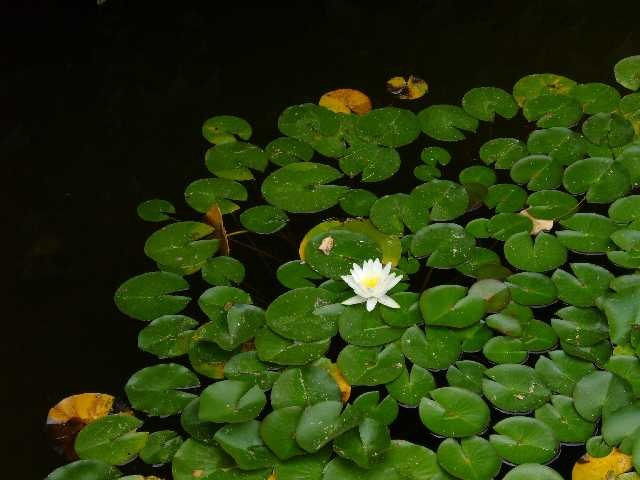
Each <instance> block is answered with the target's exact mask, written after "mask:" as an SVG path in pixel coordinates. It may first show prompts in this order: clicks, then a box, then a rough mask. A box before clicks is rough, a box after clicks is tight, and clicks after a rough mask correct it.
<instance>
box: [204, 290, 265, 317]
mask: <svg viewBox="0 0 640 480" xmlns="http://www.w3.org/2000/svg"><path fill="white" fill-rule="evenodd" d="M252 303H253V301H252V300H251V296H250V295H249V294H248V293H247V292H245V291H244V290H242V289H240V288H236V287H229V286H225V285H222V286H218V287H211V288H208V289H207V290H205V291H204V293H203V294H202V295H200V298H199V299H198V306H199V307H200V309H201V310H202V311H203V312H204V313H205V314H206V315H207V317H209V319H210V320H223V319H225V318H226V316H227V312H228V311H229V310H230V309H231V307H233V306H234V305H236V304H243V305H249V304H252Z"/></svg>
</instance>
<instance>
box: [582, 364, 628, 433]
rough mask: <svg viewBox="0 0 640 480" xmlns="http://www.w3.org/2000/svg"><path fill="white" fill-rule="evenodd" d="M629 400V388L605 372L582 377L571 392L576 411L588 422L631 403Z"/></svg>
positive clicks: (619, 379) (626, 384)
mask: <svg viewBox="0 0 640 480" xmlns="http://www.w3.org/2000/svg"><path fill="white" fill-rule="evenodd" d="M631 398H632V393H631V386H630V385H629V384H628V383H627V382H626V381H624V380H623V379H621V378H620V377H618V376H616V375H614V374H613V373H611V372H606V371H595V372H593V373H590V374H588V375H586V376H584V377H582V379H580V381H578V383H576V386H575V388H574V390H573V403H574V405H575V408H576V410H577V411H578V413H579V414H580V416H582V418H584V419H585V420H588V421H590V422H595V421H596V420H598V418H600V416H602V415H603V414H604V415H606V414H607V413H610V412H615V411H616V410H617V409H618V408H620V407H623V406H625V405H627V404H629V403H631Z"/></svg>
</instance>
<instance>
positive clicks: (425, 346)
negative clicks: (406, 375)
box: [401, 326, 462, 370]
mask: <svg viewBox="0 0 640 480" xmlns="http://www.w3.org/2000/svg"><path fill="white" fill-rule="evenodd" d="M401 346H402V353H403V354H404V356H405V357H407V358H408V359H409V360H410V361H411V362H412V363H414V364H415V365H419V366H421V367H423V368H427V369H429V370H444V369H446V368H449V366H450V365H452V364H453V363H454V362H455V361H456V360H458V358H459V357H460V354H461V353H462V341H461V338H460V336H459V334H457V333H456V332H454V331H453V330H452V329H450V328H446V327H430V328H427V329H426V330H422V329H421V328H419V327H417V326H414V327H410V328H408V329H407V330H406V331H405V332H404V334H403V335H402V338H401Z"/></svg>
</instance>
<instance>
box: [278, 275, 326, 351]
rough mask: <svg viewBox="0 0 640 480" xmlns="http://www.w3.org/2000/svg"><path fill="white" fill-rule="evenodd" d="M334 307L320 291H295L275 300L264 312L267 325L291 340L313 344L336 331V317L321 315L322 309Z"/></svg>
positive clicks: (306, 289)
mask: <svg viewBox="0 0 640 480" xmlns="http://www.w3.org/2000/svg"><path fill="white" fill-rule="evenodd" d="M331 303H333V297H332V295H331V294H330V293H329V292H328V291H327V290H324V289H322V288H312V287H305V288H298V289H295V290H291V291H289V292H286V293H284V294H282V295H280V296H279V297H278V298H276V299H275V300H274V301H273V302H272V303H271V305H269V308H267V312H266V321H267V325H268V326H269V328H271V330H273V331H274V332H275V333H277V334H278V335H281V336H284V337H285V338H289V339H291V340H299V341H303V342H313V341H317V340H322V339H325V338H328V337H332V336H333V335H335V334H336V333H337V331H338V325H337V315H336V314H335V313H329V314H324V313H322V307H325V306H327V305H330V304H331Z"/></svg>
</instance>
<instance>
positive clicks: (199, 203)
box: [184, 178, 248, 214]
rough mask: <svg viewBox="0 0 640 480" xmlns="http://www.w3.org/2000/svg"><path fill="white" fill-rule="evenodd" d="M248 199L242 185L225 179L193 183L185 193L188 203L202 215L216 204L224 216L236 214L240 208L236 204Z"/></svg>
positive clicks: (202, 180) (211, 179)
mask: <svg viewBox="0 0 640 480" xmlns="http://www.w3.org/2000/svg"><path fill="white" fill-rule="evenodd" d="M247 197H248V194H247V189H246V188H245V187H244V186H243V185H242V184H241V183H238V182H236V181H234V180H228V179H225V178H202V179H200V180H196V181H194V182H191V183H190V184H189V185H188V186H187V188H186V190H185V191H184V198H185V200H186V202H187V203H188V204H189V206H190V207H191V208H193V209H194V210H195V211H196V212H200V213H206V212H207V211H208V210H209V209H210V208H211V206H212V205H213V204H214V203H215V204H217V205H218V207H219V208H220V212H221V213H222V214H225V213H231V212H235V211H236V210H238V209H239V208H240V206H239V205H238V204H237V203H235V202H236V201H245V200H247Z"/></svg>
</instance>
